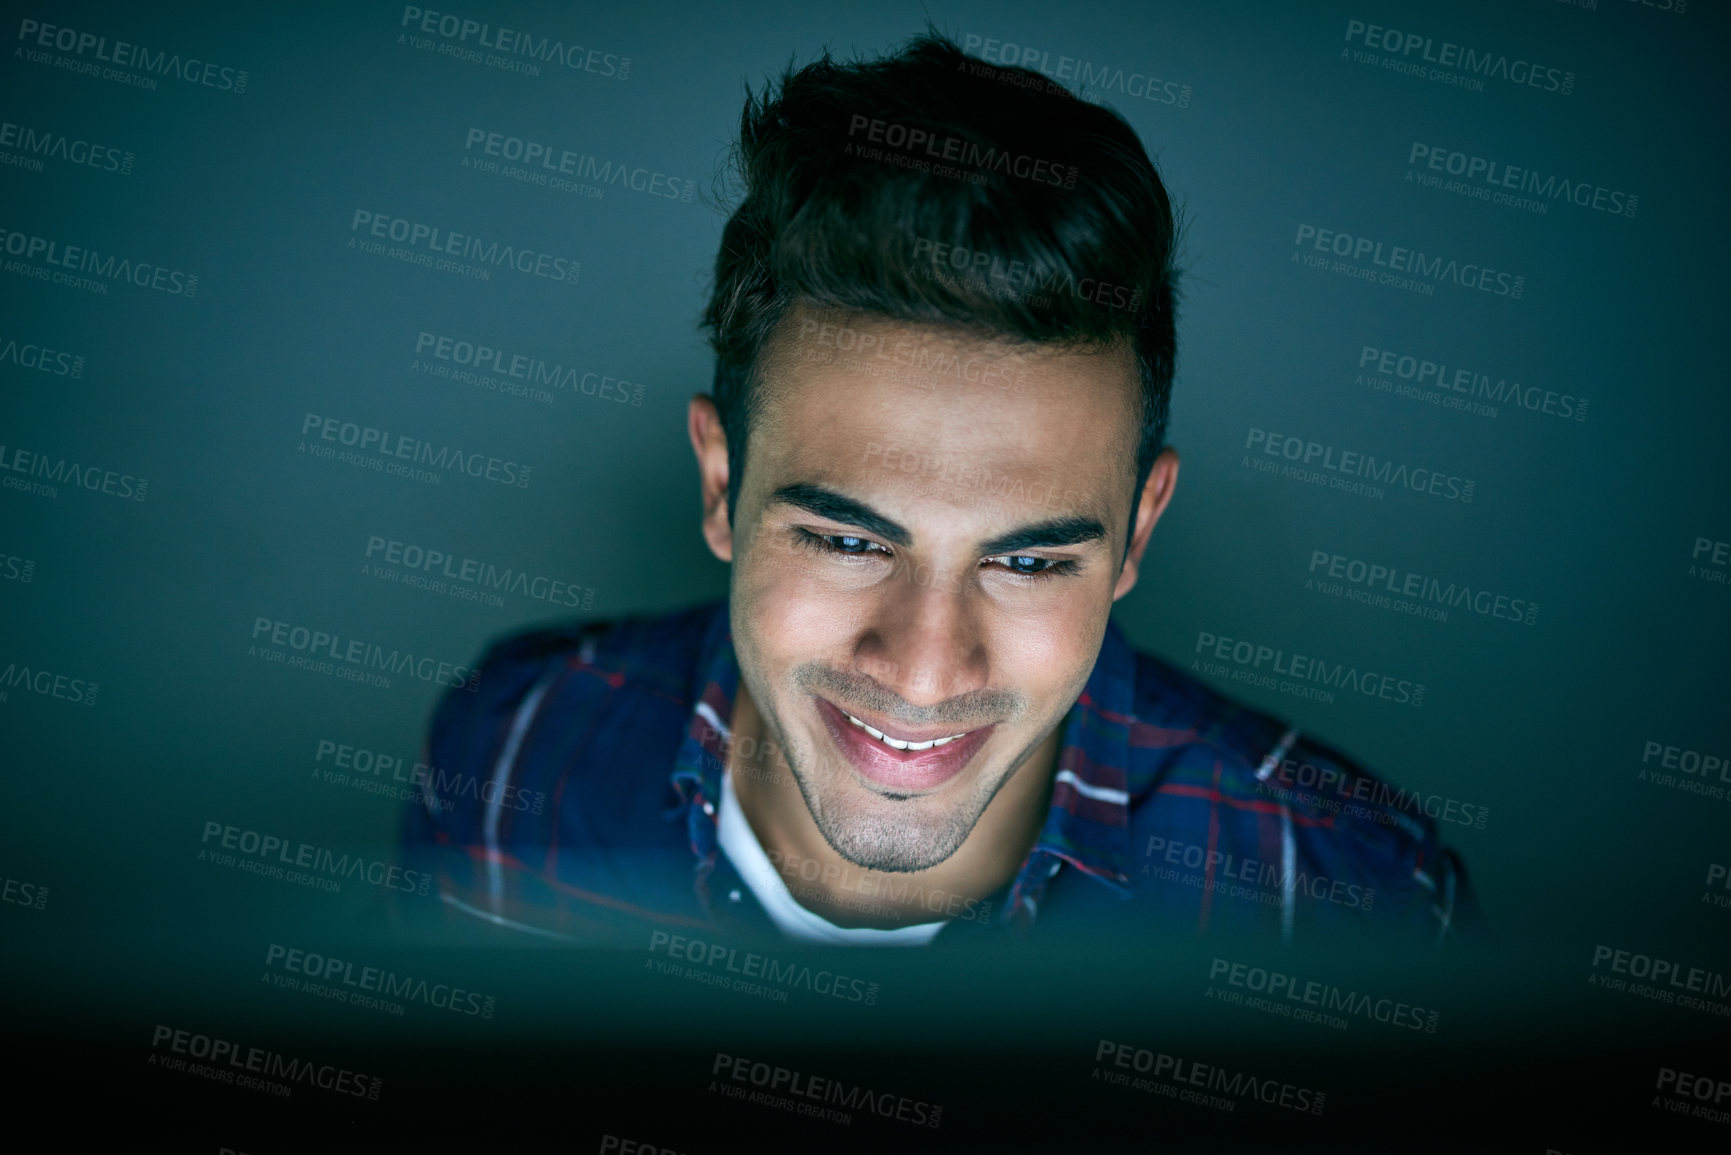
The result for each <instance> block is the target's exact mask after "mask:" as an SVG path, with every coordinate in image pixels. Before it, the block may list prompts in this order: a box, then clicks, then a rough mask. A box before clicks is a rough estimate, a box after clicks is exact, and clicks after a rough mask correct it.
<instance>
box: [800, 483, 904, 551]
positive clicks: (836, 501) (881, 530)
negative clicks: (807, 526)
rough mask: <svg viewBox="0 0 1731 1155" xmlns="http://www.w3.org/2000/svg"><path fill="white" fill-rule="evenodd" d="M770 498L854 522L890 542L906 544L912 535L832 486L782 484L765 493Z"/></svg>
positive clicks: (832, 519) (834, 519) (823, 515)
mask: <svg viewBox="0 0 1731 1155" xmlns="http://www.w3.org/2000/svg"><path fill="white" fill-rule="evenodd" d="M769 500H770V501H771V502H777V501H780V502H785V503H786V504H788V505H792V506H796V507H798V508H800V509H803V510H805V511H806V512H807V513H815V514H816V515H817V516H819V517H824V518H828V519H829V520H830V521H840V522H844V523H846V524H848V525H857V526H859V528H861V529H863V530H865V531H866V532H867V533H871V534H876V535H877V536H878V537H881V538H883V539H884V540H885V541H887V542H889V543H890V544H891V545H909V544H911V543H912V542H913V540H914V535H913V534H911V533H909V532H908V531H907V530H906V529H904V528H903V527H902V526H901V525H900V524H898V523H897V522H894V521H891V520H890V519H889V518H887V517H885V516H884V515H883V514H881V513H879V512H878V511H877V510H875V509H873V508H872V507H871V506H869V505H867V504H866V503H865V502H863V501H855V500H854V499H853V498H851V497H848V496H846V495H844V494H840V493H837V492H836V491H835V490H833V489H825V488H824V487H823V486H821V485H805V484H803V483H800V484H794V485H784V486H782V487H781V488H780V489H777V490H776V491H775V492H774V493H772V494H770V495H769Z"/></svg>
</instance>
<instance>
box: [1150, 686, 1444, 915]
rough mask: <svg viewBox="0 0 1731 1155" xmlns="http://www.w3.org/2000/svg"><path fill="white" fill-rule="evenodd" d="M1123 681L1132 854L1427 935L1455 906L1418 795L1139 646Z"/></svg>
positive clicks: (1264, 895)
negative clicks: (1128, 680)
mask: <svg viewBox="0 0 1731 1155" xmlns="http://www.w3.org/2000/svg"><path fill="white" fill-rule="evenodd" d="M1134 682H1135V692H1134V695H1133V698H1132V700H1133V703H1134V705H1133V709H1132V712H1131V716H1130V717H1129V718H1128V719H1127V720H1126V722H1125V724H1126V727H1127V729H1128V741H1129V747H1130V753H1129V773H1128V775H1127V778H1128V782H1127V785H1128V790H1129V794H1130V805H1131V813H1132V821H1131V825H1132V830H1133V833H1134V834H1135V835H1136V836H1137V838H1138V844H1137V845H1136V846H1134V847H1133V853H1134V854H1135V855H1137V856H1138V860H1139V861H1142V862H1143V865H1148V864H1149V862H1148V860H1150V859H1152V860H1153V861H1154V863H1156V864H1159V863H1162V862H1163V863H1164V864H1165V865H1167V866H1169V867H1170V866H1173V865H1181V866H1183V867H1187V868H1190V869H1191V870H1192V871H1195V870H1198V869H1199V870H1200V871H1201V873H1202V879H1203V881H1202V883H1201V884H1200V885H1203V886H1209V887H1216V888H1218V887H1220V886H1222V885H1226V886H1228V887H1231V888H1236V889H1238V890H1241V891H1242V893H1243V894H1244V895H1245V896H1246V897H1247V898H1249V899H1250V900H1252V901H1259V902H1261V903H1262V904H1263V905H1265V906H1268V907H1270V908H1279V909H1281V910H1282V911H1285V910H1286V908H1288V907H1289V906H1291V905H1294V904H1301V905H1302V904H1305V903H1306V900H1307V899H1308V900H1309V904H1310V905H1312V906H1314V907H1317V908H1318V909H1319V910H1321V911H1323V912H1325V913H1327V914H1329V915H1330V918H1329V919H1328V921H1330V922H1334V921H1337V920H1338V919H1339V918H1343V917H1344V918H1347V919H1349V920H1352V921H1360V920H1363V919H1374V920H1376V921H1379V922H1387V921H1391V920H1398V921H1404V922H1408V923H1411V924H1413V925H1414V927H1415V929H1417V930H1418V931H1420V932H1421V934H1424V935H1426V936H1428V935H1430V934H1431V933H1433V932H1434V933H1435V934H1436V937H1437V939H1440V938H1441V934H1442V932H1443V931H1446V930H1447V929H1448V928H1449V926H1450V924H1451V922H1452V921H1453V919H1454V915H1455V910H1456V907H1457V905H1461V906H1464V905H1466V904H1467V902H1468V895H1467V893H1466V885H1465V872H1464V867H1463V866H1462V865H1461V863H1460V860H1459V858H1458V857H1457V856H1455V855H1454V853H1453V852H1452V851H1449V850H1448V849H1446V848H1445V847H1444V846H1443V845H1442V842H1441V839H1440V836H1439V834H1438V830H1437V825H1436V822H1435V821H1434V820H1433V819H1432V818H1431V817H1430V816H1429V814H1428V813H1427V807H1426V805H1425V804H1424V796H1423V795H1422V794H1421V793H1419V792H1416V791H1410V790H1402V789H1401V788H1399V787H1398V786H1396V785H1395V784H1393V783H1392V782H1390V781H1388V780H1386V779H1384V778H1382V777H1380V776H1378V775H1377V774H1376V773H1374V772H1372V771H1371V770H1369V769H1368V768H1366V767H1365V766H1364V765H1362V764H1361V763H1360V762H1358V761H1357V760H1356V759H1355V758H1353V757H1351V756H1350V755H1348V754H1346V753H1344V752H1342V751H1341V750H1339V749H1336V748H1335V747H1333V746H1331V745H1329V744H1327V743H1326V742H1324V741H1322V740H1320V739H1318V738H1316V737H1314V736H1312V735H1309V734H1307V733H1303V732H1301V731H1300V730H1299V729H1298V728H1297V727H1295V726H1293V725H1292V724H1290V723H1288V722H1287V721H1285V720H1284V719H1282V718H1279V717H1277V716H1275V715H1273V714H1269V713H1266V712H1263V711H1260V710H1257V709H1255V708H1253V707H1251V706H1248V705H1245V704H1244V703H1241V702H1238V701H1236V700H1234V699H1232V698H1230V697H1228V696H1227V695H1225V694H1222V693H1220V692H1218V691H1216V690H1213V689H1211V688H1209V687H1208V686H1206V685H1204V684H1203V683H1202V682H1200V681H1199V680H1197V679H1196V678H1195V677H1193V676H1191V675H1190V674H1189V673H1187V672H1185V671H1184V670H1182V669H1180V668H1178V667H1177V666H1175V665H1173V664H1171V663H1168V662H1166V661H1163V660H1162V659H1160V658H1157V657H1155V656H1153V655H1151V654H1146V653H1142V652H1136V653H1135V659H1134ZM1215 893H1219V891H1218V889H1217V890H1216V891H1215ZM1331 908H1332V909H1331ZM1286 917H1287V921H1288V923H1290V913H1289V912H1288V913H1287V915H1286Z"/></svg>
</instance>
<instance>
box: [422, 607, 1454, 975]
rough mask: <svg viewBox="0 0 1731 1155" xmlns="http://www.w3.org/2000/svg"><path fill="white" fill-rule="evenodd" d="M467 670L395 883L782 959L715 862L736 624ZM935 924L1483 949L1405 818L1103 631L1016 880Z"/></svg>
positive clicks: (587, 935)
mask: <svg viewBox="0 0 1731 1155" xmlns="http://www.w3.org/2000/svg"><path fill="white" fill-rule="evenodd" d="M480 669H481V676H480V678H479V681H478V683H477V684H476V685H475V686H474V687H473V688H458V689H453V690H451V691H449V692H447V693H446V695H445V696H444V698H443V699H442V700H441V702H440V703H439V706H438V708H437V710H436V712H435V714H434V717H433V721H432V725H431V727H430V731H429V734H428V739H427V745H426V749H425V751H424V754H423V758H422V761H423V762H424V763H425V764H426V766H427V768H428V769H427V771H426V773H427V775H428V781H427V782H426V784H425V786H424V794H425V801H424V802H422V803H417V804H414V805H411V806H410V808H409V811H408V813H407V815H406V821H405V824H404V828H403V839H404V848H403V850H404V856H405V859H406V861H407V863H408V864H409V865H414V866H419V867H421V868H423V869H428V870H431V871H432V872H433V874H434V875H435V877H437V879H438V881H439V887H440V893H441V896H442V898H443V900H444V902H445V904H446V905H447V906H448V907H450V908H452V909H455V910H459V911H463V912H466V913H468V914H471V915H474V916H476V917H479V918H482V919H485V920H488V921H490V922H493V923H495V924H497V925H501V926H507V927H513V928H516V929H519V930H523V931H526V932H529V933H532V934H537V935H547V936H552V937H557V938H566V939H572V940H577V941H583V942H596V943H599V942H613V943H618V944H621V945H637V946H642V945H645V944H646V943H647V941H648V936H649V935H650V934H652V933H654V931H656V930H663V931H668V932H672V933H695V932H705V933H708V934H710V935H717V936H729V935H743V936H756V937H759V938H765V939H769V940H774V939H777V938H780V937H781V935H780V932H779V931H778V930H777V929H776V928H775V927H774V925H773V923H771V922H770V920H769V918H768V916H767V915H766V914H765V913H764V911H763V909H762V908H761V906H760V905H759V904H758V903H757V901H756V899H755V897H754V896H753V894H752V892H751V888H750V887H749V886H747V885H746V884H745V883H744V881H743V880H742V879H741V878H740V876H739V874H738V873H737V871H735V870H734V869H733V866H732V864H731V863H730V862H729V861H728V860H727V858H726V856H725V855H723V854H721V853H720V852H719V850H718V847H717V842H716V808H717V806H718V804H719V800H720V797H721V792H720V785H721V774H722V771H723V768H724V766H725V764H726V743H727V741H728V735H727V731H726V724H727V720H728V719H729V718H730V717H731V716H732V706H733V695H734V691H735V687H736V685H737V684H738V677H739V668H738V665H737V663H736V659H735V657H734V651H733V645H732V638H731V632H730V630H729V627H728V613H727V605H726V603H719V604H715V605H709V606H703V607H699V608H696V609H692V610H687V611H683V612H680V613H676V614H671V615H667V616H663V617H656V618H641V619H629V620H624V621H619V622H591V623H582V624H576V625H571V626H567V627H561V628H554V629H542V630H535V631H531V632H527V633H522V634H519V635H516V636H513V637H510V638H507V639H505V640H503V641H501V642H499V643H497V644H496V645H494V646H493V647H492V648H491V649H490V650H489V651H488V652H487V653H486V655H485V656H484V657H483V659H482V662H481V666H480ZM862 877H863V876H862ZM908 885H909V886H913V885H915V884H912V883H910V884H908ZM911 893H912V894H913V895H914V897H915V899H916V901H921V900H922V896H921V895H920V893H919V892H918V891H917V890H913V891H912V892H911ZM864 897H866V898H869V897H870V896H869V895H867V896H864ZM902 897H903V898H904V899H905V897H906V893H904V894H903V896H902ZM932 909H934V910H935V911H937V914H938V915H944V914H950V915H953V917H951V918H950V921H949V923H948V924H947V925H946V926H945V928H944V930H943V931H942V932H940V933H939V935H938V936H937V938H936V939H935V940H933V944H934V946H938V945H948V944H949V943H952V942H956V941H961V940H964V939H968V938H970V937H972V936H973V935H975V934H981V933H993V932H997V933H1003V932H1009V933H1012V934H1032V933H1035V932H1036V930H1038V932H1040V933H1041V934H1042V936H1044V935H1047V934H1052V933H1055V932H1067V933H1072V934H1095V933H1099V932H1102V931H1106V932H1110V931H1111V930H1112V929H1113V928H1114V927H1124V928H1126V929H1132V930H1134V929H1140V930H1143V931H1147V930H1149V929H1151V928H1154V927H1160V928H1162V929H1165V928H1170V927H1171V926H1172V925H1173V924H1174V923H1176V924H1178V925H1180V926H1182V927H1184V928H1186V929H1189V930H1194V931H1209V930H1213V929H1230V930H1232V931H1235V932H1249V933H1251V934H1255V935H1265V936H1267V937H1268V938H1270V939H1271V940H1274V941H1279V942H1290V941H1293V940H1294V939H1296V938H1302V939H1306V940H1312V941H1314V940H1320V939H1325V938H1327V937H1328V936H1330V935H1338V934H1339V933H1340V932H1342V931H1347V930H1353V929H1358V930H1373V931H1375V932H1378V933H1379V934H1381V935H1385V936H1387V935H1392V936H1393V938H1395V939H1396V940H1405V941H1406V942H1408V943H1413V944H1417V945H1432V944H1436V945H1440V944H1444V943H1448V942H1452V941H1454V940H1456V939H1457V938H1459V937H1461V931H1462V930H1463V929H1469V928H1473V927H1476V926H1477V925H1478V916H1477V911H1476V907H1475V906H1474V904H1473V901H1472V898H1471V894H1470V891H1469V888H1468V886H1467V881H1466V874H1465V870H1464V867H1463V866H1462V864H1461V862H1460V860H1459V859H1458V858H1457V857H1456V856H1455V855H1454V854H1453V852H1451V851H1449V850H1447V849H1445V848H1444V847H1443V846H1442V845H1441V844H1440V843H1439V841H1438V839H1437V832H1436V827H1435V824H1434V823H1433V822H1432V821H1431V819H1429V818H1427V817H1426V816H1425V814H1424V813H1423V806H1422V804H1421V803H1420V802H1419V800H1418V797H1417V796H1416V795H1411V794H1408V793H1406V792H1402V791H1398V790H1396V789H1395V788H1393V787H1391V786H1390V785H1388V784H1387V783H1385V782H1383V781H1381V780H1379V779H1377V778H1375V777H1373V776H1371V775H1370V774H1368V773H1367V772H1366V771H1364V770H1363V769H1361V768H1359V767H1358V766H1356V765H1354V764H1353V763H1352V762H1351V761H1350V760H1349V759H1347V758H1346V757H1344V756H1342V755H1341V754H1339V753H1337V752H1335V751H1332V750H1330V749H1328V748H1326V747H1324V746H1323V745H1321V744H1319V743H1317V742H1314V741H1312V740H1311V739H1309V738H1307V737H1303V736H1301V735H1299V734H1298V733H1297V732H1296V731H1294V730H1292V729H1291V728H1289V727H1288V726H1287V725H1285V724H1284V723H1282V722H1280V721H1278V720H1276V719H1274V718H1271V717H1269V716H1267V715H1264V714H1261V713H1258V712H1256V711H1254V710H1251V709H1249V708H1246V707H1244V706H1241V705H1238V704H1236V703H1234V702H1232V701H1231V700H1230V699H1228V698H1225V697H1223V696H1221V695H1219V694H1217V693H1215V692H1213V691H1212V690H1209V689H1208V688H1206V687H1205V686H1203V685H1202V684H1201V683H1199V682H1198V681H1196V680H1195V679H1193V678H1191V677H1189V676H1188V675H1186V674H1184V673H1182V672H1180V671H1179V670H1178V669H1176V668H1174V667H1173V666H1171V665H1168V664H1167V663H1165V662H1162V661H1160V660H1159V659H1157V658H1154V657H1152V656H1150V655H1147V654H1143V653H1138V652H1137V651H1135V650H1134V649H1132V648H1131V646H1130V644H1129V642H1128V641H1127V640H1126V639H1125V637H1124V636H1123V634H1122V633H1121V632H1120V631H1119V629H1118V628H1117V626H1116V625H1115V624H1114V625H1109V626H1108V627H1107V631H1106V636H1105V639H1104V642H1103V644H1102V646H1101V648H1100V654H1099V657H1098V659H1097V660H1096V662H1095V666H1094V670H1093V673H1092V674H1091V675H1090V677H1089V679H1088V683H1087V686H1086V688H1085V689H1084V691H1083V693H1082V695H1081V697H1080V698H1079V699H1078V701H1077V702H1076V704H1075V706H1074V707H1073V708H1072V709H1071V710H1070V712H1069V714H1068V715H1067V716H1066V717H1065V719H1064V721H1063V723H1062V744H1061V747H1060V750H1059V753H1058V759H1057V765H1056V767H1055V770H1054V776H1053V782H1052V795H1051V805H1050V807H1049V810H1048V813H1047V816H1046V820H1045V824H1044V826H1043V828H1042V829H1041V831H1040V833H1039V836H1038V839H1037V840H1036V842H1035V844H1034V846H1033V848H1032V850H1031V851H1030V852H1029V853H1028V856H1027V858H1026V859H1025V860H1024V861H1023V863H1022V865H1021V866H1020V868H1019V869H1018V870H1017V871H1016V874H1015V876H1014V878H1013V879H1012V880H1011V881H1010V882H1009V883H1008V884H1006V885H1005V886H1004V887H1003V888H1002V889H1001V890H1000V891H999V892H998V893H997V894H995V895H992V896H990V897H989V898H987V899H985V900H981V901H971V902H969V903H968V904H967V905H966V906H964V907H960V908H956V907H954V905H953V904H952V906H951V908H950V909H947V910H946V909H943V908H942V905H941V901H940V903H939V905H935V906H933V907H932ZM935 917H937V915H935V916H934V918H935ZM928 921H929V920H928ZM1469 937H1470V935H1469Z"/></svg>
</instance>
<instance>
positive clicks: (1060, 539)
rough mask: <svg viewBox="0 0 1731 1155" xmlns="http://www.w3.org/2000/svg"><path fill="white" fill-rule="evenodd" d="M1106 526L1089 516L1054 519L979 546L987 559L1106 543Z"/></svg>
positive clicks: (1027, 526)
mask: <svg viewBox="0 0 1731 1155" xmlns="http://www.w3.org/2000/svg"><path fill="white" fill-rule="evenodd" d="M1105 540H1106V527H1105V526H1103V525H1101V524H1100V523H1099V522H1098V521H1096V520H1095V519H1094V518H1091V517H1054V518H1052V519H1051V520H1050V521H1039V522H1035V523H1034V524H1033V525H1024V526H1022V527H1021V528H1019V529H1012V530H1011V531H1010V532H1009V533H1005V534H999V535H998V536H997V537H994V538H993V539H992V540H990V541H988V542H987V543H986V544H985V545H984V546H982V547H981V549H980V552H981V553H983V554H985V555H986V556H987V557H992V556H994V555H996V554H1001V553H1016V552H1017V551H1018V550H1024V549H1051V548H1053V547H1056V546H1063V545H1082V544H1084V543H1086V542H1090V541H1102V542H1103V541H1105Z"/></svg>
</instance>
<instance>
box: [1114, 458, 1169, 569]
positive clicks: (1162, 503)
mask: <svg viewBox="0 0 1731 1155" xmlns="http://www.w3.org/2000/svg"><path fill="white" fill-rule="evenodd" d="M1177 484H1178V451H1177V450H1176V449H1172V448H1166V449H1162V450H1161V451H1160V456H1158V457H1156V458H1155V459H1154V468H1153V469H1150V470H1149V471H1148V483H1147V484H1146V485H1144V486H1143V487H1142V499H1141V501H1139V502H1137V504H1136V531H1135V533H1133V534H1132V535H1131V537H1130V549H1129V551H1128V552H1127V553H1126V554H1125V555H1124V568H1123V569H1121V570H1120V571H1119V572H1118V584H1117V585H1116V586H1114V587H1113V589H1112V600H1113V601H1117V600H1118V599H1119V598H1121V597H1123V596H1124V595H1125V594H1127V593H1129V592H1130V591H1131V590H1133V589H1135V588H1136V578H1137V577H1138V576H1140V574H1141V572H1142V552H1143V551H1144V550H1146V549H1147V548H1148V538H1149V537H1150V536H1151V535H1152V534H1153V533H1154V523H1155V522H1157V521H1159V520H1160V515H1161V514H1163V513H1165V512H1166V505H1167V503H1168V502H1170V501H1171V500H1172V487H1173V486H1175V485H1177Z"/></svg>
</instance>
